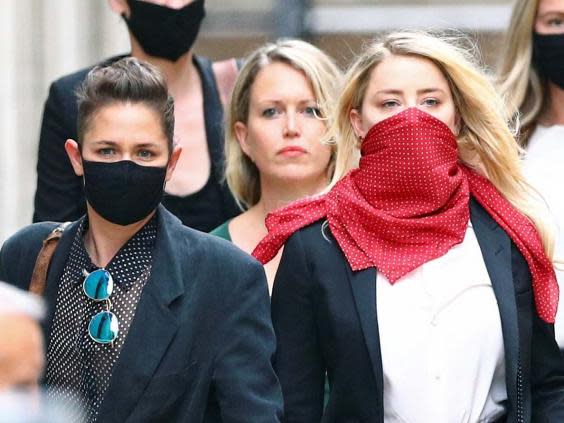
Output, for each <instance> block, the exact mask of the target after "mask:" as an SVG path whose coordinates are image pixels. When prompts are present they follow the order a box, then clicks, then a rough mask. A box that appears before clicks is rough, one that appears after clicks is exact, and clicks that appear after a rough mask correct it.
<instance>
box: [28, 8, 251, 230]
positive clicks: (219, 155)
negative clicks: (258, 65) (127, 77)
mask: <svg viewBox="0 0 564 423" xmlns="http://www.w3.org/2000/svg"><path fill="white" fill-rule="evenodd" d="M108 1H109V4H110V7H111V8H112V10H113V11H114V12H116V13H118V14H120V15H122V16H123V19H124V21H125V22H126V24H127V27H128V28H129V35H130V40H131V53H130V55H131V56H132V57H136V58H138V59H141V60H144V61H147V62H149V63H151V64H153V65H155V66H156V67H158V68H159V70H160V71H161V72H162V73H163V74H164V75H165V78H166V80H167V83H168V87H169V90H170V94H171V95H172V96H173V97H174V100H175V104H176V127H175V133H176V137H177V139H176V141H177V142H178V143H179V145H181V146H182V148H183V150H184V154H183V155H182V156H181V157H180V159H179V161H178V166H177V168H176V172H175V174H174V177H173V178H172V179H171V180H170V182H169V183H168V184H167V189H166V192H165V195H164V198H163V204H164V206H165V207H166V208H167V209H168V210H169V211H171V212H172V213H173V214H175V215H176V216H177V217H178V218H180V220H181V221H182V222H183V223H184V224H185V225H187V226H190V227H192V228H194V229H198V230H202V231H205V232H208V231H210V230H212V229H213V228H215V227H216V226H218V225H219V224H221V223H223V222H224V221H225V220H227V219H229V218H231V217H233V216H236V215H238V214H239V213H240V210H239V208H238V207H237V206H236V203H235V201H234V200H233V197H232V195H231V193H230V191H229V189H228V188H227V186H226V184H225V183H223V182H222V181H221V172H222V165H223V133H222V127H223V105H224V104H226V103H227V101H228V100H229V96H230V93H231V89H232V87H233V84H234V82H235V78H236V74H237V64H236V62H235V60H234V59H230V60H226V61H223V62H216V63H213V64H212V62H211V61H210V60H209V59H207V58H204V57H199V56H196V55H194V54H193V51H192V46H193V44H194V41H195V40H196V38H197V35H198V31H199V28H200V23H201V21H202V19H203V18H204V15H205V11H204V0H182V1H172V0H169V1H155V0H145V1H142V0H108ZM119 58H120V57H112V58H110V59H108V60H107V61H106V63H108V62H109V63H111V62H113V61H116V60H118V59H119ZM90 69H91V68H88V69H83V70H80V71H78V72H76V73H73V74H71V75H67V76H64V77H62V78H60V79H58V80H57V81H55V82H54V83H53V84H52V85H51V88H50V91H49V97H48V98H47V101H46V103H45V108H44V111H43V122H42V126H41V135H40V139H39V152H38V161H37V190H36V192H35V205H34V215H33V221H34V222H41V221H48V220H51V221H66V220H75V219H78V218H79V217H80V216H82V215H83V214H84V212H85V210H86V203H85V199H84V195H83V190H82V185H81V179H80V178H78V177H77V176H76V175H75V174H74V172H73V169H72V166H71V164H70V162H69V160H68V158H67V157H66V153H65V149H64V144H65V140H66V139H68V138H72V139H76V136H77V128H76V99H75V94H74V92H75V90H76V88H77V87H78V86H79V85H80V83H81V82H82V81H83V80H84V78H85V76H86V74H87V73H88V71H89V70H90Z"/></svg>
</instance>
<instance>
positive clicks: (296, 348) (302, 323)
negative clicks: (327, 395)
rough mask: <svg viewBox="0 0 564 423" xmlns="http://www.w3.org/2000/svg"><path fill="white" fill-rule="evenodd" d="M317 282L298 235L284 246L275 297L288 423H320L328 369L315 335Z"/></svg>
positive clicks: (278, 364)
mask: <svg viewBox="0 0 564 423" xmlns="http://www.w3.org/2000/svg"><path fill="white" fill-rule="evenodd" d="M313 283H314V282H313V277H312V274H311V272H310V269H309V268H308V265H307V258H306V253H305V251H304V248H303V244H302V242H301V239H300V233H299V232H298V233H296V234H294V235H293V236H292V237H291V238H290V239H289V240H288V242H287V243H286V245H285V247H284V252H283V255H282V259H281V261H280V266H279V267H278V271H277V274H276V279H275V282H274V288H273V292H272V323H273V325H274V331H275V333H276V339H277V348H276V355H275V361H274V367H275V370H276V372H277V374H278V378H279V379H280V384H281V385H282V393H283V395H284V416H285V418H284V422H285V423H297V422H304V423H305V422H308V423H309V422H318V421H320V419H321V415H322V413H323V394H324V381H325V364H324V360H323V358H322V357H323V356H322V353H321V348H320V345H319V340H318V331H317V329H316V319H315V310H314V308H315V305H314V295H313V289H312V286H313Z"/></svg>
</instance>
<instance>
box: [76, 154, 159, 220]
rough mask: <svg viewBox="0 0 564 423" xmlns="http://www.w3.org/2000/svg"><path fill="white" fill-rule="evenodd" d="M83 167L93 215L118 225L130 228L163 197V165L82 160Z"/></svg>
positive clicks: (85, 190) (86, 190)
mask: <svg viewBox="0 0 564 423" xmlns="http://www.w3.org/2000/svg"><path fill="white" fill-rule="evenodd" d="M82 168H83V170H84V194H85V196H86V201H88V204H90V206H91V207H92V208H93V209H94V210H95V211H96V213H98V214H99V215H100V216H102V217H103V218H104V219H106V220H107V221H109V222H112V223H115V224H117V225H122V226H125V225H130V224H132V223H135V222H138V221H140V220H142V219H143V218H145V217H147V216H148V215H149V214H150V213H151V212H152V211H153V210H155V209H156V208H157V206H158V205H159V203H160V201H161V198H162V196H163V191H164V184H165V178H166V170H167V167H166V166H165V167H154V166H141V165H138V164H137V163H134V162H132V161H130V160H123V161H120V162H113V163H106V162H92V161H88V160H84V159H83V160H82Z"/></svg>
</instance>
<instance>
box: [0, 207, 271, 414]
mask: <svg viewBox="0 0 564 423" xmlns="http://www.w3.org/2000/svg"><path fill="white" fill-rule="evenodd" d="M157 220H158V229H157V231H158V232H157V240H156V245H155V254H154V262H153V268H152V271H151V276H150V278H149V280H148V281H147V284H146V285H145V287H144V289H143V292H142V294H141V298H140V301H139V304H138V306H137V311H136V313H135V316H134V319H133V321H132V323H131V327H130V330H129V333H128V335H127V338H126V341H125V344H124V346H123V350H122V351H121V354H120V357H119V359H118V361H117V363H116V364H115V367H114V370H113V374H112V378H111V381H110V385H109V387H108V390H107V391H106V394H105V397H104V398H105V400H104V401H103V402H102V405H101V406H100V410H99V417H98V420H99V421H101V422H116V423H123V422H149V421H154V422H157V421H158V422H180V421H182V422H191V423H192V422H202V421H206V422H216V421H217V422H219V421H222V422H240V423H243V422H244V423H248V422H264V423H272V422H278V421H280V418H281V414H282V394H281V391H280V386H279V383H278V380H277V378H276V375H275V374H274V370H273V368H272V365H271V358H272V356H273V354H274V349H275V339H274V331H273V330H272V324H271V321H270V310H269V307H270V301H269V296H268V288H267V284H266V279H265V276H264V271H263V269H262V266H260V264H259V263H258V262H256V261H255V260H253V259H252V258H251V257H249V256H248V255H246V254H244V253H243V252H241V251H240V250H239V249H238V248H236V247H234V246H233V245H232V244H231V243H229V242H226V241H224V240H221V239H219V238H217V237H213V236H211V235H207V234H203V233H200V232H198V231H194V230H192V229H189V228H187V227H185V226H183V225H182V224H181V223H180V221H179V220H178V219H176V218H175V217H174V216H173V215H172V214H170V213H169V212H168V211H166V210H165V209H164V208H163V207H162V206H159V208H158V219H157ZM55 225H56V224H54V223H38V224H34V225H31V226H28V227H26V228H24V229H22V230H21V231H20V232H18V233H17V234H16V235H14V236H13V237H11V238H10V239H9V240H8V241H6V243H5V244H4V245H3V247H2V250H1V251H0V280H6V281H7V282H9V283H12V284H15V285H18V286H19V287H21V288H23V289H27V287H28V285H29V280H30V277H31V272H32V269H33V266H34V262H35V258H36V256H37V253H38V251H39V248H40V246H41V242H42V240H43V239H44V238H45V237H46V235H47V234H48V233H50V232H51V230H52V229H53V228H54V227H55ZM77 226H78V225H77V222H74V223H73V224H72V225H71V226H70V227H69V228H67V230H66V231H65V233H64V235H63V237H62V238H61V240H60V242H59V245H58V246H57V250H56V252H55V255H54V257H53V260H52V262H51V266H50V269H49V274H48V279H47V289H46V292H45V299H46V301H47V303H48V306H49V312H48V317H47V319H46V321H45V322H44V328H43V329H44V331H45V336H46V340H47V343H48V342H49V335H50V333H51V324H52V321H53V315H54V311H55V301H56V296H57V290H58V285H59V280H60V277H61V274H62V272H63V269H64V266H65V262H66V259H67V255H68V251H69V249H70V247H71V244H72V241H73V239H74V236H75V234H76V231H77Z"/></svg>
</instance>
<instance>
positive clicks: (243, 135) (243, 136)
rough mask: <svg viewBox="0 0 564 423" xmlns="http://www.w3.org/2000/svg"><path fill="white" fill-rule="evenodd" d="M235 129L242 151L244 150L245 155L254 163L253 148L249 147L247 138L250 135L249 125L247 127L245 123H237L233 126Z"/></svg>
mask: <svg viewBox="0 0 564 423" xmlns="http://www.w3.org/2000/svg"><path fill="white" fill-rule="evenodd" d="M233 129H234V132H235V137H236V138H237V141H238V142H239V146H240V147H241V150H243V153H245V154H246V155H247V156H248V157H249V158H250V159H251V160H252V161H254V160H253V157H252V155H251V148H250V146H249V143H248V138H247V136H248V134H249V131H248V129H247V125H245V124H244V123H243V122H240V121H237V122H235V125H233Z"/></svg>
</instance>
